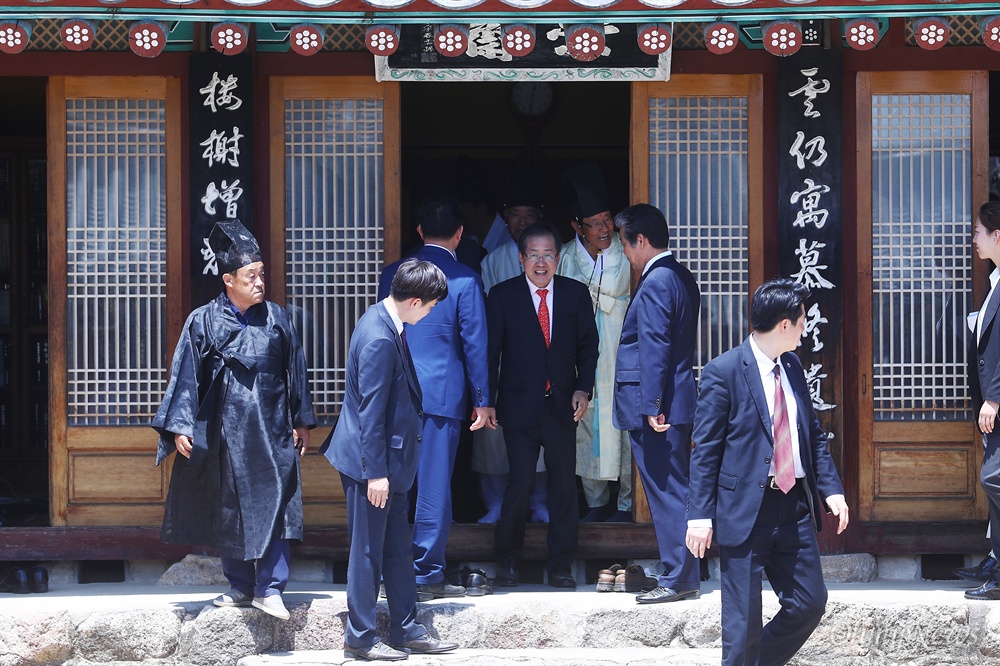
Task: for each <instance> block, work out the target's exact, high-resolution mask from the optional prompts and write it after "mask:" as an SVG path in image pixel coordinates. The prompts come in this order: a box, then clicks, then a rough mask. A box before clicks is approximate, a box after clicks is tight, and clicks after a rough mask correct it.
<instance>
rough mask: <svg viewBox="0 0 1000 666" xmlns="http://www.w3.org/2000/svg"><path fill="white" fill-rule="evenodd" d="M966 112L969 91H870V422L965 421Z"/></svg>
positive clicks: (967, 282)
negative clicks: (966, 93)
mask: <svg viewBox="0 0 1000 666" xmlns="http://www.w3.org/2000/svg"><path fill="white" fill-rule="evenodd" d="M971 113H972V109H971V98H970V96H969V95H875V96H873V97H872V304H873V308H874V321H873V322H872V327H873V336H872V356H873V370H872V373H873V378H872V381H873V399H874V409H875V419H876V420H893V421H920V420H947V421H955V420H957V421H964V420H968V419H970V418H971V413H970V409H969V400H968V398H967V385H968V379H967V370H966V362H967V359H966V345H967V342H968V335H969V333H968V327H967V325H966V314H967V313H968V312H970V311H971V307H972V304H971V297H970V288H969V287H970V284H971V279H972V266H971V259H970V251H969V235H970V229H971V226H970V221H969V211H970V210H972V201H971V196H972V194H971V193H972V185H971V181H972V139H971V130H972V122H971Z"/></svg>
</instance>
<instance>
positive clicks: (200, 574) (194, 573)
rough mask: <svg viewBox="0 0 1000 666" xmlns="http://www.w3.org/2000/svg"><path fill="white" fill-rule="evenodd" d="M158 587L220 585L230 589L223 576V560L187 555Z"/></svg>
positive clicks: (171, 569) (161, 579) (173, 566)
mask: <svg viewBox="0 0 1000 666" xmlns="http://www.w3.org/2000/svg"><path fill="white" fill-rule="evenodd" d="M156 584H157V585H218V586H223V587H226V588H228V587H229V581H228V580H226V577H225V576H224V575H222V560H220V559H219V558H218V557H208V556H206V555H185V556H184V559H183V560H181V561H180V562H177V563H176V564H173V565H171V567H170V568H169V569H167V571H166V573H164V574H163V575H162V576H160V580H159V581H157V583H156Z"/></svg>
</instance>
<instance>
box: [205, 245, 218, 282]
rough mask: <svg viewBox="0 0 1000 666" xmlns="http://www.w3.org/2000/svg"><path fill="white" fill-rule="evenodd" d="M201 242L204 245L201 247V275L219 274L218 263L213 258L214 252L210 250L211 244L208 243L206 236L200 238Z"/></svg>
mask: <svg viewBox="0 0 1000 666" xmlns="http://www.w3.org/2000/svg"><path fill="white" fill-rule="evenodd" d="M201 240H202V243H203V244H204V245H205V247H203V248H201V258H202V259H204V260H205V268H204V269H202V271H201V274H202V275H208V274H209V273H211V274H212V275H218V274H219V264H218V262H217V261H216V260H215V252H214V251H213V250H212V246H211V245H209V244H208V239H207V238H202V239H201Z"/></svg>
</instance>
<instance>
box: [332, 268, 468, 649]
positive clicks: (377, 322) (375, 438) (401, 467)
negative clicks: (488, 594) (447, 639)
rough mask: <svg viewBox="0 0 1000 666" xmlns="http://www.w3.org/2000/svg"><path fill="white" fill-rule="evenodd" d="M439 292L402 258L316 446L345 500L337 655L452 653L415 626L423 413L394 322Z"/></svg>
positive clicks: (410, 319) (364, 321) (416, 312)
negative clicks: (411, 496) (347, 547)
mask: <svg viewBox="0 0 1000 666" xmlns="http://www.w3.org/2000/svg"><path fill="white" fill-rule="evenodd" d="M447 295H448V282H447V280H446V279H445V276H444V274H443V273H441V271H440V270H439V269H438V268H437V267H436V266H434V264H432V263H430V262H427V261H417V260H416V259H410V260H407V261H405V262H403V263H402V265H400V266H399V270H398V271H397V272H396V275H395V277H394V278H393V281H392V285H391V289H390V296H389V297H388V298H386V299H385V300H383V301H380V302H378V303H376V304H375V305H373V306H372V307H370V308H368V311H367V312H365V314H364V315H362V317H361V319H360V320H359V321H358V325H357V327H356V328H355V329H354V334H353V335H352V336H351V346H350V350H349V352H348V358H347V385H346V387H345V391H344V405H343V408H342V409H341V412H340V418H339V419H338V421H337V426H336V428H335V429H334V430H333V432H332V433H331V434H330V437H329V438H328V439H327V441H326V442H325V443H324V445H323V447H322V448H321V449H320V452H321V453H323V454H324V455H325V456H326V457H327V459H328V460H329V461H330V462H331V463H332V464H333V466H334V467H336V468H337V470H338V471H339V472H340V480H341V482H342V483H343V485H344V496H345V498H346V500H347V530H348V532H350V535H351V554H350V559H349V560H348V564H347V627H346V628H345V630H344V656H346V657H353V658H355V659H367V660H371V661H397V660H400V659H406V657H407V654H408V652H418V653H438V652H447V651H449V650H454V649H455V648H456V647H458V645H457V644H455V643H443V642H441V641H438V640H436V639H434V638H431V637H430V635H429V634H428V633H427V630H426V629H425V628H424V627H423V625H421V624H419V623H418V622H417V620H416V617H417V610H416V609H417V596H416V581H415V580H414V574H413V556H412V551H411V548H410V541H411V537H410V529H409V524H408V522H407V509H408V502H407V493H408V492H409V490H410V487H411V486H412V485H413V479H414V477H415V476H416V473H417V460H418V459H419V457H420V448H421V446H420V444H421V442H420V439H421V437H420V429H421V425H422V420H421V419H422V416H423V412H422V409H421V406H420V400H421V394H420V383H419V381H418V379H417V374H416V372H415V371H414V369H413V361H412V359H411V358H410V353H409V350H408V345H407V340H406V334H405V333H404V332H403V324H409V325H410V326H411V327H412V326H413V325H414V324H416V323H417V322H419V321H420V320H421V319H423V318H424V317H425V316H426V315H427V314H428V313H429V312H431V310H432V308H434V306H435V305H436V304H437V303H438V302H439V301H441V300H443V299H444V298H445V297H446V296H447ZM411 330H414V329H412V328H411ZM380 580H384V581H385V591H386V597H387V599H388V605H389V618H390V622H389V642H390V643H391V645H392V647H390V646H388V645H385V644H384V643H382V642H381V641H380V640H379V638H378V636H377V635H376V633H375V608H376V604H377V602H378V589H379V581H380Z"/></svg>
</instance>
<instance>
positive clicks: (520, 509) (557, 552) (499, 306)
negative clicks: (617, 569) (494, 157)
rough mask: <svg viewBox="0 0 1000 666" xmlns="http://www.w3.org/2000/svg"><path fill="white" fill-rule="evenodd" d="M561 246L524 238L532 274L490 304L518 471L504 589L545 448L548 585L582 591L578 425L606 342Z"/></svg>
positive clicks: (498, 376)
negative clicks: (564, 271)
mask: <svg viewBox="0 0 1000 666" xmlns="http://www.w3.org/2000/svg"><path fill="white" fill-rule="evenodd" d="M561 246H562V243H560V242H559V237H558V236H557V234H556V232H555V231H554V230H553V229H552V228H551V227H548V226H546V225H544V224H534V225H532V226H530V227H528V228H527V229H525V230H524V231H523V232H521V237H520V238H519V239H518V253H519V257H520V261H521V264H522V265H523V266H524V275H518V276H517V277H514V278H511V279H509V280H507V281H505V282H501V283H500V284H498V285H496V286H494V287H493V288H492V289H491V290H490V294H489V297H488V299H487V302H486V319H487V326H488V328H489V368H490V397H491V398H493V397H495V398H496V401H495V402H494V403H493V404H495V405H496V420H497V421H498V423H499V424H500V425H501V426H503V428H504V439H505V442H506V446H507V458H508V460H509V462H510V478H509V481H508V484H507V489H506V490H505V491H504V498H503V506H502V508H501V510H500V520H499V521H498V522H497V526H496V533H495V551H496V554H497V560H498V564H497V576H496V584H497V585H498V586H500V587H513V586H515V585H517V584H518V582H519V579H518V564H519V562H520V559H521V553H522V549H523V545H524V524H525V521H526V518H527V512H528V503H529V498H530V495H531V491H532V486H533V484H534V480H535V463H536V461H537V460H538V452H539V448H540V447H544V456H545V467H546V468H547V469H548V471H549V476H548V509H549V533H548V546H549V559H548V566H547V572H548V582H549V584H550V585H552V586H554V587H564V588H575V587H576V580H575V578H574V577H573V572H572V563H573V560H574V559H575V558H576V542H577V523H578V521H579V517H580V515H579V506H578V504H577V493H576V424H577V421H579V420H580V419H581V418H582V417H583V415H584V414H585V413H586V411H587V405H588V404H589V402H590V395H591V392H592V391H593V389H594V373H595V372H596V369H597V355H598V351H597V340H598V337H597V325H596V324H595V322H594V311H593V308H592V305H591V301H590V292H589V291H587V287H586V286H585V285H583V284H581V283H580V282H577V281H576V280H573V279H570V278H566V277H562V276H557V275H556V274H555V273H556V266H557V265H558V263H559V248H560V247H561Z"/></svg>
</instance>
